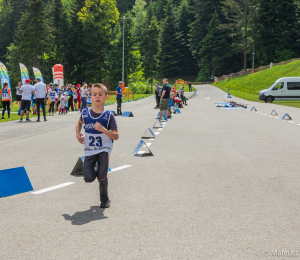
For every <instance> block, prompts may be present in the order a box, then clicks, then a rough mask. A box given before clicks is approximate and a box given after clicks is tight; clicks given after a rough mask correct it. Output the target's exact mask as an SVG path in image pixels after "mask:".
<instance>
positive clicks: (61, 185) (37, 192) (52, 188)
mask: <svg viewBox="0 0 300 260" xmlns="http://www.w3.org/2000/svg"><path fill="white" fill-rule="evenodd" d="M74 183H75V182H65V183H62V184H59V185H56V186H53V187H49V188H46V189H43V190H38V191H34V192H31V194H41V193H44V192H47V191H51V190H56V189H59V188H62V187H65V186H69V185H71V184H74Z"/></svg>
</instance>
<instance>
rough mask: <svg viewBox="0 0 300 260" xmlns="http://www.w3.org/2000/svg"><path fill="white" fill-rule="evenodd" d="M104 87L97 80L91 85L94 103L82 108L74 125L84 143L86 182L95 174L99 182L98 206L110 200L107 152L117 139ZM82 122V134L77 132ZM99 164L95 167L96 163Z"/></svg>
mask: <svg viewBox="0 0 300 260" xmlns="http://www.w3.org/2000/svg"><path fill="white" fill-rule="evenodd" d="M107 98H108V95H107V88H106V87H105V86H104V85H103V84H100V83H96V84H94V85H93V88H92V101H93V107H92V108H91V107H90V108H85V109H83V110H82V114H81V116H80V119H79V121H78V123H77V125H76V137H77V139H78V141H79V143H81V144H84V164H83V171H82V174H83V177H84V180H85V182H93V181H94V180H95V179H96V177H97V179H98V182H99V190H100V201H101V204H100V208H109V206H110V200H109V198H108V192H107V185H108V182H107V170H108V161H109V155H110V153H111V151H112V148H113V140H118V139H119V133H118V128H117V123H116V120H115V117H114V116H113V114H112V113H111V112H110V111H109V110H105V109H104V104H105V101H106V100H107ZM83 124H84V129H85V136H84V137H83V135H82V134H81V133H80V132H81V129H82V126H83ZM96 163H97V166H98V168H96V169H97V170H96V171H95V165H96Z"/></svg>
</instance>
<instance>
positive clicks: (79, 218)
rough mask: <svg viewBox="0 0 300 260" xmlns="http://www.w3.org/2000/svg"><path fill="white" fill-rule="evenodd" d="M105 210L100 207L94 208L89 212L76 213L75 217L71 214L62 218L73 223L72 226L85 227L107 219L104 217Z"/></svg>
mask: <svg viewBox="0 0 300 260" xmlns="http://www.w3.org/2000/svg"><path fill="white" fill-rule="evenodd" d="M104 210H105V209H101V208H100V207H99V206H92V207H91V208H90V209H89V210H86V211H78V212H76V213H74V215H73V216H70V215H69V214H62V216H63V217H64V218H65V220H67V221H71V224H72V225H84V224H88V223H90V222H92V221H96V220H101V219H106V218H107V217H106V216H104Z"/></svg>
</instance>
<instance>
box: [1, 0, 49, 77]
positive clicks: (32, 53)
mask: <svg viewBox="0 0 300 260" xmlns="http://www.w3.org/2000/svg"><path fill="white" fill-rule="evenodd" d="M48 16H49V14H48V12H46V11H45V4H44V2H43V1H42V0H30V1H29V11H28V12H26V13H23V15H22V17H21V20H20V21H19V27H18V30H17V31H16V38H15V44H11V45H10V47H9V51H8V53H7V59H8V60H9V62H8V64H7V65H8V67H9V68H10V70H11V71H12V75H13V76H14V77H15V78H19V79H20V69H19V62H21V63H24V64H25V65H27V68H28V70H29V73H30V74H32V72H31V69H30V68H31V67H39V68H42V69H41V70H42V72H43V71H44V70H43V68H44V57H45V53H48V54H49V53H50V48H51V44H52V41H53V36H52V30H51V28H50V26H49V21H48V19H47V17H48ZM16 59H17V60H18V62H17V63H16V62H15V60H16ZM49 74H50V72H49Z"/></svg>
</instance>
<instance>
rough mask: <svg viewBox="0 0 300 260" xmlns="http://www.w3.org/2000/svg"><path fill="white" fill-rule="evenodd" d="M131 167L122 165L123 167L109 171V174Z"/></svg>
mask: <svg viewBox="0 0 300 260" xmlns="http://www.w3.org/2000/svg"><path fill="white" fill-rule="evenodd" d="M148 146H149V145H148ZM131 166H132V165H123V166H120V167H117V168H113V169H111V172H116V171H119V170H123V169H125V168H128V167H131Z"/></svg>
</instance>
